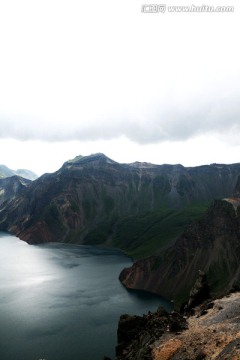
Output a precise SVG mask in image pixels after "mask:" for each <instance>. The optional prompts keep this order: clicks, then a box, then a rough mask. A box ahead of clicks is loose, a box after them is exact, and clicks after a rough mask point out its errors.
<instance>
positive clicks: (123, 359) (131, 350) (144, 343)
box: [116, 307, 186, 360]
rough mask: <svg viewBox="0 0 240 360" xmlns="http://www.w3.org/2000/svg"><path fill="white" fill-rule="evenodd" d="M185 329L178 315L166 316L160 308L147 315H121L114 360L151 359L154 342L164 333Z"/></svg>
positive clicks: (183, 320)
mask: <svg viewBox="0 0 240 360" xmlns="http://www.w3.org/2000/svg"><path fill="white" fill-rule="evenodd" d="M185 328H186V320H185V319H184V318H183V317H182V316H181V315H179V314H178V313H175V312H173V313H171V314H168V313H167V312H166V311H165V310H164V309H163V308H162V307H159V308H158V310H157V312H156V313H148V315H143V316H142V317H141V316H130V315H122V316H121V318H120V321H119V325H118V346H117V348H116V360H136V359H138V360H144V359H146V360H147V359H149V360H150V359H152V349H153V348H154V342H155V341H156V340H158V339H159V338H160V337H161V336H162V335H163V334H164V333H165V332H167V333H176V332H179V331H182V330H183V329H185Z"/></svg>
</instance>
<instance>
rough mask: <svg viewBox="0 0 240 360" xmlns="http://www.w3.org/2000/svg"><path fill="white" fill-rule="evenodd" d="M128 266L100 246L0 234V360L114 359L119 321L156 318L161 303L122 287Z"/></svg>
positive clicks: (129, 263)
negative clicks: (145, 316)
mask: <svg viewBox="0 0 240 360" xmlns="http://www.w3.org/2000/svg"><path fill="white" fill-rule="evenodd" d="M130 265H131V260H130V259H129V258H127V257H126V256H124V255H123V254H122V253H120V252H117V251H112V250H103V249H99V248H96V247H90V246H88V247H85V246H76V245H62V244H55V243H53V244H48V245H46V244H45V245H41V246H30V245H27V244H26V243H25V242H22V241H20V240H19V239H17V238H15V237H13V236H10V235H8V234H4V233H0V359H1V360H39V359H46V360H101V359H102V357H103V355H108V356H114V348H115V345H116V332H117V323H118V319H119V316H120V315H121V314H123V313H130V314H140V315H142V314H143V313H146V312H147V311H148V310H151V311H154V310H156V308H157V306H158V305H159V304H160V303H161V304H162V305H163V306H164V307H165V308H167V309H169V304H168V303H167V302H165V301H164V300H161V299H160V298H159V297H157V296H153V295H149V294H144V293H137V292H136V293H135V292H129V291H127V290H126V289H125V288H124V287H123V286H122V285H121V284H120V283H119V281H118V275H119V273H120V271H121V269H122V268H124V267H126V266H130Z"/></svg>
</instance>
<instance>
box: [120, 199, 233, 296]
mask: <svg viewBox="0 0 240 360" xmlns="http://www.w3.org/2000/svg"><path fill="white" fill-rule="evenodd" d="M232 202H235V203H238V201H237V200H236V199H235V201H231V200H230V201H228V200H215V201H214V202H213V204H212V205H211V206H210V208H209V210H208V211H207V212H206V214H205V215H204V216H203V218H202V219H201V220H197V221H194V222H192V223H190V224H189V226H188V227H187V228H186V230H185V232H184V233H183V234H182V235H181V236H180V237H179V238H178V240H177V241H176V243H175V244H174V245H173V246H172V247H171V248H169V249H168V250H167V251H165V252H164V253H163V254H162V255H161V256H158V257H150V258H148V259H144V260H141V261H137V262H135V263H134V265H133V266H132V267H131V268H128V269H124V270H123V271H122V273H121V274H120V280H121V282H122V283H123V284H124V285H125V286H126V287H128V288H134V289H142V290H148V291H152V292H155V293H158V294H160V295H162V296H165V297H167V298H169V299H174V300H175V301H176V302H177V303H180V302H183V301H184V300H186V298H187V297H188V294H189V290H190V288H191V287H192V286H193V283H194V279H195V278H196V277H197V273H198V271H199V269H200V270H203V271H204V272H205V273H206V274H207V277H208V280H209V285H210V288H211V290H212V292H213V293H215V294H221V293H223V292H224V291H226V289H227V288H230V287H231V286H232V285H233V284H240V217H239V211H238V208H237V207H235V208H234V206H233V204H232Z"/></svg>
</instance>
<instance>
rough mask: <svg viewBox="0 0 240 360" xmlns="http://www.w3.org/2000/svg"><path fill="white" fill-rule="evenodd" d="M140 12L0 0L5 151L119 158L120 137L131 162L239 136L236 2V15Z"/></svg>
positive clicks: (125, 4)
mask: <svg viewBox="0 0 240 360" xmlns="http://www.w3.org/2000/svg"><path fill="white" fill-rule="evenodd" d="M174 4H177V5H179V2H176V1H175V0H174V1H171V3H170V2H169V4H168V5H174ZM191 4H192V2H190V0H185V1H184V3H183V4H181V5H191ZM141 5H142V4H141V3H139V1H138V0H134V1H131V2H130V3H129V1H126V0H121V1H119V0H114V1H113V0H111V1H110V0H103V1H101V2H99V1H97V0H92V1H91V2H85V3H82V2H79V1H74V0H68V1H66V0H59V1H56V0H48V1H46V0H42V1H41V2H37V1H34V0H31V1H30V0H29V1H27V0H23V1H21V2H19V1H16V0H15V1H14V0H8V1H2V2H1V5H0V49H1V56H0V78H1V82H0V139H2V141H1V143H2V144H5V146H7V145H6V144H7V142H5V141H3V140H4V139H15V140H16V141H18V147H20V144H22V145H21V146H23V147H24V148H25V147H26V143H25V145H23V144H24V143H21V142H20V141H23V140H24V141H26V140H27V141H30V142H31V141H45V143H43V145H41V146H42V151H43V150H44V149H46V148H49V146H52V147H54V146H55V147H56V148H57V147H58V144H59V142H65V141H68V143H66V144H70V142H71V144H73V143H74V144H78V145H79V148H80V149H81V150H82V153H85V154H87V152H94V151H93V150H92V151H91V149H90V147H89V144H91V148H92V149H93V148H98V149H99V151H100V150H101V148H105V147H107V146H108V144H110V145H109V146H111V148H112V149H113V148H114V147H116V149H115V152H114V151H113V153H117V152H119V149H118V146H120V144H121V141H122V139H123V138H124V139H128V140H126V143H125V145H126V144H127V146H128V148H129V151H127V153H128V156H129V158H130V155H129V154H130V153H131V151H132V152H133V153H135V152H137V153H141V152H144V151H145V150H146V148H148V149H150V147H151V144H153V147H154V148H155V149H156V147H158V148H161V149H163V148H167V146H168V145H166V144H170V143H171V147H172V148H173V147H175V146H176V147H177V148H179V146H180V145H179V144H180V143H179V141H182V142H185V143H182V145H181V146H180V147H182V148H186V144H187V145H188V149H190V146H191V147H192V146H193V143H194V141H195V140H194V139H195V138H196V137H198V138H202V137H203V136H205V137H210V136H214V137H215V138H216V136H217V139H218V140H216V141H220V140H221V141H222V142H224V143H225V145H226V146H228V145H227V144H232V143H233V141H232V136H233V135H232V134H233V133H234V136H235V138H236V137H237V135H238V134H239V132H240V131H239V113H240V112H239V110H240V109H239V106H240V105H239V104H240V99H239V97H240V91H239V90H240V89H239V84H240V81H239V80H240V70H239V63H240V52H239V49H238V46H237V44H238V34H239V30H240V29H239V28H240V24H239V6H238V4H237V2H236V0H234V1H232V3H231V5H234V6H235V11H234V12H233V13H194V14H193V13H177V14H173V13H168V12H166V13H164V14H143V13H141ZM195 5H202V3H199V2H198V1H197V2H196V4H195ZM209 5H211V4H209ZM214 5H216V4H215V2H214ZM176 141H177V143H176ZM47 142H56V144H55V145H53V144H49V145H47ZM8 143H9V142H8ZM103 143H104V144H106V145H103ZM134 143H135V145H134V146H133V144H134ZM9 144H10V143H9ZM29 144H30V143H29ZM38 144H40V142H38ZM130 144H131V145H130ZM225 145H223V147H222V148H224V146H225ZM34 146H35V145H34V144H33V142H31V147H32V148H33V147H34ZM68 146H69V145H64V147H65V148H66V147H68ZM141 146H142V147H141ZM169 146H170V145H169ZM36 148H39V145H36ZM73 148H74V149H75V145H74V146H72V149H73ZM133 148H134V149H135V150H133ZM130 149H131V151H130ZM136 149H138V150H136ZM141 149H143V150H141ZM84 150H88V151H84ZM219 150H220V149H219ZM24 151H25V150H24ZM24 151H23V152H24ZM190 152H191V151H189V150H188V151H183V152H182V153H181V154H182V157H183V158H182V160H181V159H180V160H179V161H178V162H184V161H185V159H186V162H187V159H188V157H189V153H190ZM79 153H80V152H79V151H78V152H77V153H76V155H77V154H79ZM69 155H70V154H69ZM56 156H57V154H56ZM67 158H68V157H67V154H66V158H65V160H66V159H67ZM222 158H225V155H224V153H222ZM4 159H5V158H4V157H2V160H1V162H5V160H4ZM6 160H7V158H6ZM146 160H147V159H146ZM149 160H150V161H151V159H149ZM173 160H174V159H173ZM49 161H50V159H49Z"/></svg>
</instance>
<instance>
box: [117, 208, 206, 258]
mask: <svg viewBox="0 0 240 360" xmlns="http://www.w3.org/2000/svg"><path fill="white" fill-rule="evenodd" d="M206 209H207V206H205V205H202V206H189V207H186V208H185V209H182V210H169V209H162V210H159V211H155V212H148V213H145V214H141V215H137V216H130V217H128V218H125V219H123V220H121V221H120V222H119V223H117V225H116V229H115V231H114V233H113V238H112V243H113V246H115V247H119V248H121V249H122V250H124V251H125V252H126V253H127V254H128V255H130V256H132V257H133V258H135V259H139V258H143V257H146V256H149V255H153V254H156V253H157V252H159V251H160V250H161V249H163V248H167V247H169V246H170V245H172V244H173V243H174V241H175V240H176V238H177V237H178V236H179V235H180V234H181V233H182V232H183V230H184V229H185V227H186V225H187V224H188V223H189V222H190V221H192V220H195V219H198V218H200V217H201V216H202V214H203V213H204V212H205V211H206Z"/></svg>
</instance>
